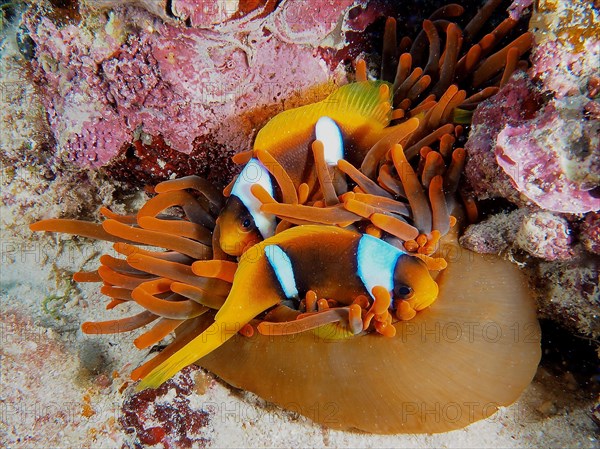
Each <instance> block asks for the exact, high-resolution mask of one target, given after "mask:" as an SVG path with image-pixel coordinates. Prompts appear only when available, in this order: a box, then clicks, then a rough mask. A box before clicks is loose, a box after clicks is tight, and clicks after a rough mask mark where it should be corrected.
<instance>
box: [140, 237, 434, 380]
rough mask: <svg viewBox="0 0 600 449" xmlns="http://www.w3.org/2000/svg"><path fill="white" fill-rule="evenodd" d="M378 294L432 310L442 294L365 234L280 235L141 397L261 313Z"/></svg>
mask: <svg viewBox="0 0 600 449" xmlns="http://www.w3.org/2000/svg"><path fill="white" fill-rule="evenodd" d="M378 288H379V289H384V290H385V291H386V292H388V293H389V295H390V296H391V297H393V298H394V299H396V300H400V301H406V302H408V303H409V305H410V307H412V308H414V310H422V309H424V308H426V307H428V306H429V305H430V304H431V303H432V302H434V301H435V299H436V298H437V295H438V291H439V290H438V285H437V283H436V282H435V280H434V279H433V278H432V276H431V274H430V272H429V270H428V269H427V267H426V265H425V264H424V263H423V262H422V261H421V260H420V259H418V258H416V257H413V256H410V255H408V254H406V253H405V252H404V251H402V250H400V249H398V248H396V247H394V246H392V245H390V244H388V243H386V242H384V241H383V240H380V239H378V238H375V237H373V236H370V235H368V234H359V233H355V232H352V231H349V230H346V229H343V228H339V227H335V226H320V225H306V226H298V227H294V228H291V229H288V230H286V231H283V232H281V233H278V234H277V235H275V236H273V237H271V238H268V239H266V240H264V241H262V242H260V243H259V244H257V245H255V246H253V247H252V248H250V249H248V250H247V251H246V252H244V254H243V255H242V257H241V258H240V261H239V265H238V268H237V271H236V273H235V277H234V280H233V286H232V288H231V291H230V293H229V295H228V297H227V299H226V300H225V303H224V304H223V306H222V307H221V308H220V309H219V311H218V312H217V314H216V315H215V322H214V323H213V324H212V326H210V327H209V328H208V329H207V330H205V331H204V332H203V333H202V334H200V335H199V336H197V337H196V338H194V339H193V340H192V341H191V342H190V343H188V344H187V345H186V346H184V347H183V348H182V349H180V350H179V351H178V352H176V353H175V354H173V355H172V356H171V357H169V358H168V359H167V360H166V361H164V362H163V363H162V364H160V365H159V366H157V367H156V368H155V369H154V370H153V371H151V372H150V373H149V374H148V376H146V377H145V378H144V379H143V380H142V382H141V383H140V384H139V385H138V390H143V389H145V388H156V387H158V386H159V385H161V384H162V383H163V382H164V381H166V380H167V379H169V378H170V377H172V376H173V375H174V374H175V373H177V372H178V371H179V370H181V369H182V368H184V367H185V366H187V365H190V364H192V363H194V362H196V361H197V360H198V359H200V358H201V357H204V356H205V355H207V354H209V353H210V352H212V351H213V350H215V349H217V348H218V347H219V346H221V345H222V344H224V343H225V342H226V341H227V340H229V339H230V338H231V337H232V336H233V335H235V333H236V331H238V330H239V329H240V327H241V326H243V325H245V324H247V323H249V322H250V321H251V320H252V319H254V318H255V317H257V316H258V315H260V314H261V313H263V312H265V311H267V310H269V309H272V308H273V307H274V306H277V305H281V304H290V303H291V304H296V305H297V304H298V303H299V301H300V298H301V297H303V295H305V294H306V293H307V292H308V291H314V292H315V293H316V294H317V295H318V297H322V298H328V299H329V298H330V299H334V300H335V301H337V302H338V303H339V304H341V305H350V304H352V303H353V301H354V300H355V299H356V298H357V297H358V296H360V295H364V296H370V297H371V298H373V299H375V295H376V291H377V289H378ZM394 302H395V303H396V302H397V301H394ZM333 310H336V309H333ZM298 321H300V320H298ZM263 323H265V322H263ZM261 324H262V323H261ZM290 324H292V325H293V324H294V321H292V322H291V323H290ZM259 326H260V325H259ZM360 331H362V329H359V330H358V331H353V332H346V333H345V334H344V336H349V335H353V334H357V333H360Z"/></svg>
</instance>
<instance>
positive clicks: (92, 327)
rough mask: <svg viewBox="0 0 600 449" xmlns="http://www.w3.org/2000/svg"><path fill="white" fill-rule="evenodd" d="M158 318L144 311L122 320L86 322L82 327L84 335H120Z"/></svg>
mask: <svg viewBox="0 0 600 449" xmlns="http://www.w3.org/2000/svg"><path fill="white" fill-rule="evenodd" d="M158 318H159V317H158V315H154V314H153V313H151V312H148V311H147V310H144V311H143V312H141V313H138V314H137V315H133V316H130V317H127V318H121V319H119V320H108V321H86V322H85V323H83V324H82V325H81V330H82V332H83V333H84V334H92V335H99V334H118V333H121V332H129V331H132V330H135V329H139V328H140V327H144V326H146V325H147V324H150V323H151V322H152V321H154V320H156V319H158Z"/></svg>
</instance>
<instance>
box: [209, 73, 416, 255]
mask: <svg viewBox="0 0 600 449" xmlns="http://www.w3.org/2000/svg"><path fill="white" fill-rule="evenodd" d="M390 102H391V94H390V86H389V83H386V82H383V81H361V82H356V83H351V84H348V85H345V86H342V87H340V88H339V89H338V90H336V91H335V92H334V93H332V94H331V95H330V96H329V97H327V98H326V99H325V100H322V101H320V102H318V103H314V104H310V105H306V106H302V107H299V108H295V109H290V110H287V111H284V112H281V113H280V114H278V115H276V116H275V117H274V118H273V119H271V120H270V121H269V122H268V123H267V124H266V125H265V126H264V127H263V128H262V129H261V130H260V131H259V132H258V134H257V136H256V140H255V142H254V147H253V151H252V152H251V153H252V154H251V155H249V157H250V159H249V160H248V161H247V162H246V165H245V166H244V168H243V169H242V171H241V173H240V175H239V176H238V178H237V179H236V180H235V182H234V184H233V187H232V189H231V193H230V196H229V198H228V200H227V202H226V204H225V207H224V208H223V210H222V211H221V213H220V215H219V230H220V245H221V248H222V249H223V250H224V251H225V252H226V253H228V254H230V255H232V256H240V255H241V254H242V253H243V251H244V250H245V249H246V248H249V247H251V246H252V245H253V244H255V243H257V242H259V241H262V240H264V239H267V238H269V237H271V236H272V235H274V233H275V226H276V219H275V216H274V215H270V214H266V213H263V212H261V210H260V202H259V201H258V200H257V199H256V198H255V197H254V196H253V195H252V193H251V192H250V188H251V186H252V185H253V184H255V183H258V184H260V185H261V186H262V187H263V188H264V189H265V190H266V191H267V192H268V193H269V194H270V195H271V196H273V194H274V192H275V191H276V188H275V185H278V184H279V185H280V184H281V182H280V181H281V180H282V178H285V181H286V182H287V183H288V184H289V185H290V186H292V189H291V191H292V195H293V196H294V195H296V191H297V189H298V187H299V186H300V185H301V184H302V183H306V184H307V186H308V187H309V188H310V189H311V190H312V188H313V187H314V186H315V184H316V179H317V173H316V170H315V167H314V165H315V160H314V156H313V153H312V151H311V145H312V144H313V142H315V141H320V142H321V143H322V144H323V150H324V162H325V163H326V165H327V166H328V168H329V169H330V170H331V171H332V173H334V175H335V174H336V172H337V169H336V167H337V163H338V161H339V160H341V159H343V160H347V161H348V162H350V163H352V164H355V165H356V164H357V165H360V164H361V162H362V160H363V159H364V157H365V155H366V154H367V152H368V151H369V150H370V149H371V148H372V147H373V145H375V144H376V143H377V142H379V141H380V140H382V139H384V138H386V137H387V136H390V135H394V133H396V134H401V135H403V134H406V133H407V132H406V131H404V130H408V131H410V130H414V128H416V126H417V124H418V119H411V120H409V122H410V123H409V125H408V126H407V125H406V123H403V124H402V125H397V126H391V127H390V126H388V125H389V123H390V120H391V106H390ZM400 132H401V133H400ZM337 175H338V176H339V173H337ZM273 178H274V179H273ZM274 181H276V182H275V183H274ZM296 201H297V198H292V199H291V201H286V202H290V203H294V202H296Z"/></svg>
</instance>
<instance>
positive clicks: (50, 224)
mask: <svg viewBox="0 0 600 449" xmlns="http://www.w3.org/2000/svg"><path fill="white" fill-rule="evenodd" d="M113 221H114V220H113ZM29 229H31V230H32V231H34V232H35V231H47V232H61V233H64V234H73V235H78V236H81V237H88V238H91V239H98V240H106V241H108V242H130V240H127V239H126V238H120V237H119V236H117V235H113V234H112V233H111V232H108V231H106V230H105V229H104V227H103V226H102V225H101V224H97V223H91V222H89V221H81V220H71V219H66V218H50V219H48V220H40V221H37V222H35V223H31V224H30V225H29Z"/></svg>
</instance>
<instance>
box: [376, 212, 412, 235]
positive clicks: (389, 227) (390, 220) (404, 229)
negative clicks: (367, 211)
mask: <svg viewBox="0 0 600 449" xmlns="http://www.w3.org/2000/svg"><path fill="white" fill-rule="evenodd" d="M370 220H371V222H372V223H373V224H374V225H375V226H377V227H378V228H380V229H383V230H384V231H386V232H389V233H390V234H392V235H395V236H396V237H398V238H399V239H401V240H412V239H415V238H416V237H417V235H418V234H419V230H418V229H417V228H415V227H414V226H411V225H409V224H408V223H406V222H405V221H402V220H399V219H397V218H394V217H390V216H389V215H384V214H378V213H374V214H373V215H371V217H370Z"/></svg>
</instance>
